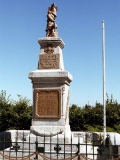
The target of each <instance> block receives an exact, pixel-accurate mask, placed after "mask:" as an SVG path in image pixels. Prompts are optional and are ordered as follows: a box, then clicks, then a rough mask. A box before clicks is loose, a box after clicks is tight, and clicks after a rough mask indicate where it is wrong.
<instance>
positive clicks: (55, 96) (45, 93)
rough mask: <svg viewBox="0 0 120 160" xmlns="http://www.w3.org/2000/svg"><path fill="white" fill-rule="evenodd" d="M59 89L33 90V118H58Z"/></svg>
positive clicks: (59, 104)
mask: <svg viewBox="0 0 120 160" xmlns="http://www.w3.org/2000/svg"><path fill="white" fill-rule="evenodd" d="M60 108H61V91H60V90H44V89H43V90H36V91H35V118H60V111H61V109H60Z"/></svg>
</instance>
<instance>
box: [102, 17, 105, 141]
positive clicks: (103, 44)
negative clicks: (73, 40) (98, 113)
mask: <svg viewBox="0 0 120 160" xmlns="http://www.w3.org/2000/svg"><path fill="white" fill-rule="evenodd" d="M102 67H103V120H104V122H103V128H104V134H103V135H104V144H105V139H106V84H105V26H104V20H103V21H102Z"/></svg>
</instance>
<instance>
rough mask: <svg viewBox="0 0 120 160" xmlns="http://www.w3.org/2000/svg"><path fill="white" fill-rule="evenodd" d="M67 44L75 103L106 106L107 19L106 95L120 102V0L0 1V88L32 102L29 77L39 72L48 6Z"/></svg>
mask: <svg viewBox="0 0 120 160" xmlns="http://www.w3.org/2000/svg"><path fill="white" fill-rule="evenodd" d="M53 2H55V4H56V5H57V6H58V11H57V15H58V16H57V19H56V23H57V25H58V33H59V37H60V38H61V39H62V40H63V41H64V43H65V48H64V49H63V57H64V65H65V70H67V71H69V72H70V73H71V74H72V75H73V82H72V83H71V86H70V104H73V103H74V104H77V105H78V106H81V107H82V106H84V105H85V104H87V103H89V104H91V105H94V104H95V102H96V101H97V102H100V103H102V20H104V21H105V41H106V43H105V45H106V92H107V93H108V95H109V96H110V95H111V94H113V97H114V99H117V101H118V102H119V103H120V84H119V83H120V71H119V70H120V63H119V62H120V0H54V1H53V0H0V90H6V92H7V95H9V94H11V98H12V99H14V100H16V99H17V94H20V95H22V96H23V97H27V98H28V99H31V100H32V84H31V81H30V80H29V79H28V73H29V72H30V71H33V70H36V69H37V63H38V56H39V53H40V46H39V44H38V38H43V37H44V36H45V28H46V20H47V18H46V15H47V9H48V7H49V6H50V5H51V4H52V3H53Z"/></svg>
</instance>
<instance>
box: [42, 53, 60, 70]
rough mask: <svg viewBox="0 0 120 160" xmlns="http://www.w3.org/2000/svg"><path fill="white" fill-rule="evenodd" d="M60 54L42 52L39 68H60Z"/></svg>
mask: <svg viewBox="0 0 120 160" xmlns="http://www.w3.org/2000/svg"><path fill="white" fill-rule="evenodd" d="M59 61H60V55H59V54H41V55H40V60H39V64H40V65H39V69H59Z"/></svg>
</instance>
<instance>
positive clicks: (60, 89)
mask: <svg viewBox="0 0 120 160" xmlns="http://www.w3.org/2000/svg"><path fill="white" fill-rule="evenodd" d="M51 7H53V8H54V9H55V7H54V4H53V5H52V6H51ZM54 9H53V11H52V9H50V8H49V10H48V13H49V14H53V15H55V14H54V13H55V10H54ZM49 16H50V15H49ZM49 16H48V20H47V29H46V32H47V33H46V37H43V38H40V39H39V40H38V43H39V44H40V54H39V58H38V68H37V70H35V71H32V72H30V73H29V78H30V79H31V81H32V84H33V117H32V126H31V133H33V134H36V135H39V136H43V135H44V136H48V135H51V134H52V135H57V134H61V133H63V134H66V135H69V133H71V131H70V126H69V86H70V82H71V81H72V75H71V74H70V73H69V72H67V71H65V69H64V62H63V55H62V49H63V48H64V45H65V44H64V42H63V41H62V39H60V38H59V37H58V34H56V33H57V31H56V29H57V28H56V25H55V22H54V21H53V26H52V25H50V26H49ZM50 21H51V19H50ZM48 33H49V34H48Z"/></svg>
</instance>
